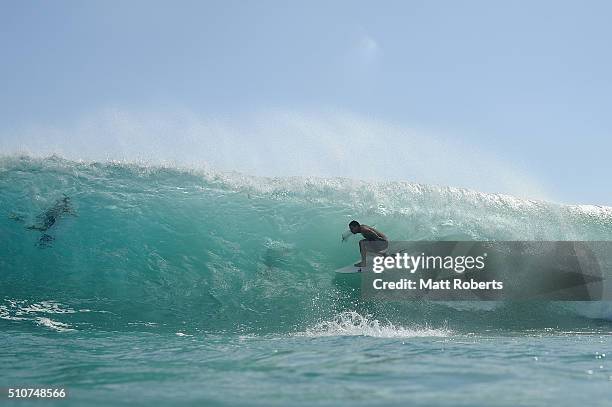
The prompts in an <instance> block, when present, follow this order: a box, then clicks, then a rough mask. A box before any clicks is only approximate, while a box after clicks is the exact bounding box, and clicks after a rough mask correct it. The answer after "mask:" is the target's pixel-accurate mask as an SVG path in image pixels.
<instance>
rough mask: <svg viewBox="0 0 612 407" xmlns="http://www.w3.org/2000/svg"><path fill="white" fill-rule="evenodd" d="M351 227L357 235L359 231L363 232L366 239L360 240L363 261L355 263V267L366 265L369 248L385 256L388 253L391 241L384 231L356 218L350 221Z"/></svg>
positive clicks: (352, 231)
mask: <svg viewBox="0 0 612 407" xmlns="http://www.w3.org/2000/svg"><path fill="white" fill-rule="evenodd" d="M349 229H350V230H351V233H352V234H354V235H356V234H357V233H361V235H362V236H363V237H364V239H361V240H360V241H359V252H360V253H361V262H359V263H355V267H365V266H366V254H367V251H368V250H369V251H370V252H371V253H372V252H373V253H376V254H380V255H383V256H384V255H385V254H386V250H387V248H388V247H389V241H388V239H387V236H386V235H385V234H384V233H382V232H381V231H379V230H376V229H374V228H373V227H372V226H368V225H360V224H359V222H357V221H356V220H353V221H351V223H349ZM366 242H367V243H366Z"/></svg>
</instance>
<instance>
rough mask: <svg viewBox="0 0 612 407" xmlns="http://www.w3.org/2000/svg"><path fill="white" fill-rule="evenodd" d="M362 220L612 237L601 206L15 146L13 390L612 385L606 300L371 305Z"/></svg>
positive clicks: (271, 393) (151, 395)
mask: <svg viewBox="0 0 612 407" xmlns="http://www.w3.org/2000/svg"><path fill="white" fill-rule="evenodd" d="M352 219H358V220H360V221H361V222H363V223H367V224H370V225H376V227H377V228H379V229H380V230H384V231H385V233H386V234H387V235H388V236H390V237H391V238H392V239H394V240H586V241H606V240H611V239H612V208H610V207H605V206H596V205H562V204H556V203H551V202H547V201H544V200H533V199H525V198H517V197H514V196H511V195H506V194H493V193H485V192H478V191H475V190H470V189H463V188H455V187H442V186H437V185H432V184H417V183H410V182H404V181H362V180H358V179H354V178H341V177H309V176H294V177H263V176H255V175H250V174H248V173H240V172H231V171H221V170H215V169H210V168H208V169H201V168H200V169H191V168H187V167H180V166H173V165H152V164H151V165H147V164H144V163H135V162H122V161H93V160H87V161H85V160H82V161H77V160H70V159H66V158H62V157H60V156H49V157H44V158H41V157H34V156H28V155H6V156H3V157H1V158H0V273H1V278H2V280H1V282H0V336H2V339H1V341H2V343H3V344H5V346H6V347H7V349H9V351H7V352H2V353H1V359H2V360H1V363H2V366H3V368H2V370H1V372H0V386H4V385H5V384H7V383H15V382H19V384H36V383H40V384H52V383H57V384H62V385H65V386H67V387H68V388H69V389H70V391H71V396H70V397H69V399H68V400H61V401H58V402H57V403H58V405H68V404H71V403H72V404H74V405H88V404H91V405H99V403H100V400H101V399H103V398H104V394H105V392H106V393H107V394H108V392H110V391H112V392H113V394H115V395H116V394H119V395H120V397H118V400H119V401H118V402H113V405H121V404H126V405H128V404H130V405H135V404H136V405H138V404H142V405H150V404H152V403H153V404H155V403H158V402H163V401H164V400H167V401H170V400H172V401H174V402H176V401H177V400H178V402H177V403H178V404H185V405H190V404H201V403H202V402H207V403H209V404H211V405H217V404H231V405H242V404H245V405H286V404H287V403H288V402H291V403H294V404H303V405H315V404H316V405H329V404H346V405H349V404H350V405H355V404H357V405H372V404H384V405H404V404H406V403H407V402H408V401H409V402H410V404H411V405H431V404H436V405H470V406H474V405H493V406H504V405H508V406H510V405H517V404H521V403H522V404H526V403H528V404H530V405H551V404H553V403H554V404H556V405H575V404H578V403H582V402H585V401H587V400H588V401H589V404H590V405H605V403H606V402H608V401H609V395H610V394H612V393H611V392H612V366H610V365H609V364H608V363H607V359H608V358H609V356H606V354H608V355H612V340H611V339H610V338H611V336H610V334H611V333H612V306H611V305H610V304H609V303H606V302H584V303H550V302H539V303H524V302H523V303H521V302H519V303H487V302H482V303H432V302H426V301H423V302H401V303H394V302H383V301H372V300H370V301H367V300H364V299H362V298H361V296H360V295H359V290H358V289H356V288H355V287H356V286H355V284H353V283H351V282H348V281H346V280H345V279H344V278H345V277H343V276H337V275H335V273H334V270H335V269H337V268H339V267H343V266H346V265H347V264H351V263H353V262H355V261H356V260H357V258H358V250H357V242H356V240H351V239H349V240H348V242H343V240H342V239H341V235H342V233H343V232H344V231H345V230H346V228H347V226H346V225H347V224H348V222H349V221H350V220H352ZM608 272H609V271H608ZM500 366H501V368H500ZM442 379H443V380H442ZM440 380H442V381H443V383H444V385H443V386H440V385H439V384H440ZM126 384H129V386H126ZM476 385H479V386H483V385H484V388H486V389H487V391H485V392H480V393H475V392H474V391H473V389H474V387H473V386H476ZM445 386H451V387H453V388H454V389H455V390H457V389H460V390H459V393H461V392H463V393H464V394H465V397H461V398H457V397H458V396H457V394H459V393H457V391H455V392H454V393H453V394H454V397H447V396H446V395H445V392H444V387H445ZM546 386H548V387H547V388H549V391H546V392H545V393H544V396H542V395H541V394H540V393H538V394H539V396H537V397H539V398H534V397H536V396H535V393H534V389H536V388H537V387H546ZM563 386H573V388H575V389H576V391H575V392H572V394H571V395H569V396H568V395H567V392H564V391H562V390H563ZM289 388H291V390H290V391H289V390H287V389H289ZM194 389H196V390H194ZM461 389H462V390H461ZM325 394H327V395H329V394H331V395H333V396H331V398H329V396H328V398H325V397H324V395H325ZM468 395H469V396H468Z"/></svg>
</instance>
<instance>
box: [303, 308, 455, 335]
mask: <svg viewBox="0 0 612 407" xmlns="http://www.w3.org/2000/svg"><path fill="white" fill-rule="evenodd" d="M451 334H452V331H451V330H449V329H448V328H446V327H443V328H432V327H428V326H424V327H423V326H412V327H402V326H397V325H394V324H392V323H391V322H386V323H385V322H380V321H378V320H377V319H374V318H372V317H370V316H362V315H361V314H359V313H358V312H355V311H347V312H342V313H340V314H338V315H336V316H335V317H334V318H332V319H331V320H329V321H323V322H319V323H318V324H316V325H315V326H314V327H312V328H309V329H307V330H306V331H304V332H299V333H296V334H295V335H296V336H306V337H323V336H370V337H375V338H412V337H431V336H433V337H447V336H450V335H451Z"/></svg>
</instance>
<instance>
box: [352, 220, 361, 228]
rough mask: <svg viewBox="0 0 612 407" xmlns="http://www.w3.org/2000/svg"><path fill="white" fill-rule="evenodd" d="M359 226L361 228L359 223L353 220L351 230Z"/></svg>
mask: <svg viewBox="0 0 612 407" xmlns="http://www.w3.org/2000/svg"><path fill="white" fill-rule="evenodd" d="M359 226H360V225H359V222H357V221H356V220H352V221H351V223H349V228H352V227H355V228H357V227H359Z"/></svg>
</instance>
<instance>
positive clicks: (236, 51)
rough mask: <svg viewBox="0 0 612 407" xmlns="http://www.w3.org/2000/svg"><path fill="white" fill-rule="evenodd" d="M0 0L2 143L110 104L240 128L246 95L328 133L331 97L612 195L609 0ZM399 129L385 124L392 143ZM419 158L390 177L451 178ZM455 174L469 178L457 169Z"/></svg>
mask: <svg viewBox="0 0 612 407" xmlns="http://www.w3.org/2000/svg"><path fill="white" fill-rule="evenodd" d="M0 7H1V12H0V33H1V35H0V52H1V54H0V60H1V61H2V63H0V80H1V82H2V90H1V92H0V137H3V138H5V144H4V146H5V149H10V147H11V146H13V145H14V144H15V138H16V137H20V138H21V140H20V141H21V142H23V143H25V144H27V140H24V139H25V138H27V137H28V134H31V129H32V126H35V127H36V126H37V127H36V128H38V129H39V131H40V132H44V130H42V129H45V128H52V129H54V131H53V132H49V135H42V136H41V135H38V138H37V142H38V143H40V141H41V140H44V137H48V138H52V137H61V136H60V135H59V134H60V133H62V131H61V129H63V128H68V127H70V128H72V129H74V128H75V126H76V127H78V125H75V123H80V122H82V121H83V120H84V119H83V118H87V117H92V115H93V116H96V115H100V114H101V115H102V116H104V114H105V113H97V112H108V110H109V109H111V110H112V111H114V112H122V113H121V114H122V116H121V117H124V118H125V117H127V118H133V117H134V116H135V115H136V116H138V117H139V118H140V119H139V120H140V121H141V122H142V121H143V120H145V119H143V117H156V118H159V117H160V116H164V115H168V116H169V117H170V119H168V120H169V121H172V122H176V121H177V120H180V117H182V116H181V115H177V113H176V112H183V113H181V114H184V112H189V117H190V119H189V120H191V121H192V122H193V120H194V119H193V117H194V116H196V117H200V116H201V117H206V118H211V117H214V118H218V117H222V118H224V120H229V121H231V122H232V123H233V125H232V126H233V127H234V130H233V131H237V130H236V128H238V127H239V128H241V129H242V130H243V131H244V132H246V133H248V132H249V123H258V119H255V120H253V119H249V120H246V119H245V120H244V121H243V123H242V124H238V125H236V122H238V123H240V122H241V118H244V117H252V115H253V114H255V113H256V112H262V111H267V112H269V111H279V110H280V111H282V112H293V113H292V114H294V115H298V116H299V117H300V123H303V122H304V120H306V119H305V118H312V120H313V121H315V122H316V121H317V120H320V117H321V115H323V116H325V117H326V119H324V120H323V121H324V122H325V123H324V125H325V126H326V129H327V130H326V131H325V132H324V133H325V134H327V135H326V137H334V136H333V132H332V133H330V132H329V131H328V130H329V128H333V127H334V126H336V124H335V123H336V122H335V121H333V120H331V121H330V119H329V114H330V112H342V115H343V117H344V118H346V117H347V115H348V116H349V117H354V118H355V121H356V123H358V127H360V128H363V127H364V126H363V125H361V124H359V123H361V122H360V121H359V120H361V118H363V120H366V121H371V120H374V121H376V122H377V123H385V125H386V123H389V124H391V125H393V126H400V127H406V128H410V129H411V132H413V133H414V132H416V133H420V134H421V135H420V136H419V137H420V140H423V139H427V137H428V136H427V135H431V137H433V138H436V140H437V141H440V140H443V142H444V143H446V142H448V144H447V145H448V146H454V147H457V146H458V147H457V150H456V151H457V152H458V153H457V154H463V151H464V150H462V149H464V148H465V149H468V150H472V149H477V150H478V151H479V152H480V153H479V154H480V156H481V157H484V158H487V159H488V160H490V159H492V158H491V157H493V158H494V159H495V160H496V161H497V162H503V163H504V164H503V165H505V166H508V167H512V168H513V169H515V170H516V171H515V172H514V174H515V178H518V179H520V178H521V177H522V175H521V174H525V178H529V183H535V184H537V185H539V186H540V188H541V189H542V191H543V192H542V194H541V195H542V196H545V197H546V198H548V199H552V200H556V201H561V202H571V203H591V204H607V205H612V189H610V188H609V178H610V176H611V175H612V160H610V151H612V137H611V136H612V116H611V115H610V113H609V112H611V111H612V79H611V76H610V72H612V53H610V52H609V49H610V40H611V39H612V26H611V25H610V24H609V16H610V15H612V3H610V2H605V1H601V2H597V1H587V2H576V1H572V2H564V1H512V2H501V1H499V2H496V1H461V2H456V1H401V2H384V3H381V2H368V3H366V2H355V1H350V2H349V1H347V2H343V1H335V2H315V1H308V2H299V3H298V2H282V1H278V2H255V1H252V2H247V1H243V2H232V1H222V2H205V1H198V2H186V1H181V2H154V1H129V2H107V1H97V2H94V1H91V2H80V1H54V2H33V1H23V2H3V3H2V4H1V5H0ZM130 112H132V113H130ZM133 112H136V113H133ZM143 112H146V114H145V113H143ZM312 112H318V114H317V115H313V114H312ZM301 113H304V114H303V115H302V116H300V114H301ZM143 115H144V116H143ZM284 115H285V116H284V117H286V114H285V113H284ZM266 117H268V118H269V117H272V119H271V120H275V118H277V117H278V116H275V115H271V116H270V115H267V116H266ZM126 120H127V119H126ZM207 120H208V119H207ZM343 120H344V119H343ZM343 123H344V122H343ZM368 123H369V122H368ZM207 126H208V125H207ZM300 126H302V127H300V128H301V129H302V131H305V130H303V128H304V126H303V125H300ZM317 126H318V124H316V125H315V124H313V125H312V127H313V128H317ZM141 127H142V126H141ZM208 127H210V126H208ZM208 127H207V128H208ZM225 127H227V126H225ZM306 127H308V126H306ZM350 127H351V126H344V127H343V128H342V131H343V132H346V131H349V130H347V129H350ZM25 128H28V129H30V130H29V132H26V131H24V130H23V129H25ZM165 128H166V130H168V129H169V127H168V126H165ZM264 128H265V126H264ZM168 132H169V130H168V131H166V133H165V134H166V135H167V134H168ZM328 133H329V134H328ZM374 133H376V132H374ZM211 134H212V136H211ZM221 134H225V133H220V135H219V136H218V137H222V135H221ZM253 134H255V137H257V135H260V134H261V133H257V132H255V133H253ZM330 134H331V135H330ZM402 134H404V133H402V132H397V136H394V137H396V138H395V139H393V140H391V141H389V140H385V142H389V143H391V144H393V145H395V146H397V147H398V148H399V149H401V148H403V146H404V144H403V141H402V139H401V138H402V137H403V136H402ZM11 137H12V138H13V139H12V142H10V143H9V142H7V141H6V140H8V139H10V138H11ZM41 137H42V138H41ZM167 137H169V138H172V136H168V135H167ZM192 137H195V136H192ZM203 137H204V136H203ZM207 137H214V132H213V133H211V132H208V133H207ZM244 137H246V136H244ZM343 137H344V138H345V139H346V140H347V142H350V137H345V136H343ZM406 137H408V136H406ZM141 141H142V140H141ZM125 143H129V141H125V140H124V142H123V145H125ZM411 145H414V143H413V144H410V143H408V144H407V146H408V147H410V146H411ZM6 146H8V147H6ZM454 147H449V148H454ZM360 151H361V150H360ZM255 153H256V154H263V153H262V152H257V151H256V152H255ZM467 157H468V156H466V159H467ZM474 157H475V155H469V159H471V160H476V161H478V160H477V159H474ZM379 158H380V157H379ZM380 159H381V160H382V158H380ZM406 159H410V157H409V156H407V158H406ZM372 160H374V161H376V157H374V158H372ZM264 161H265V160H264ZM253 165H256V164H253ZM423 165H425V164H423ZM469 165H470V163H466V166H469ZM500 165H501V164H500ZM275 168H277V169H281V170H282V164H278V165H276V167H275ZM496 168H499V166H497V167H482V169H478V171H481V170H482V172H487V173H488V174H487V176H488V177H489V178H490V179H489V181H490V182H489V183H488V184H487V186H483V187H484V189H486V190H492V191H494V192H495V186H494V182H495V174H494V173H495V171H496ZM236 169H239V170H241V168H236ZM427 171H428V169H427V168H423V171H422V172H420V173H419V172H414V171H413V172H409V171H408V170H407V172H406V173H405V174H402V173H401V172H400V173H399V174H398V177H399V178H402V177H405V178H407V179H409V180H411V181H416V182H430V181H431V182H436V181H437V182H439V183H442V184H450V185H452V184H453V183H454V182H453V178H452V174H450V173H452V172H453V168H452V167H449V168H447V169H446V172H448V173H449V175H448V176H447V177H443V176H440V177H439V178H437V179H428V178H427V177H426V176H423V175H422V174H426V173H427ZM289 172H291V171H289ZM439 172H440V171H438V173H439ZM517 174H518V175H517ZM266 175H269V174H266ZM315 175H326V173H325V171H323V172H321V174H318V173H317V174H315ZM331 175H335V174H331ZM337 175H347V174H346V173H340V174H337ZM348 175H351V176H353V175H354V174H353V173H350V174H348ZM366 175H367V174H366ZM385 176H386V175H385ZM525 182H526V183H527V180H526V181H525ZM457 184H458V185H457V186H468V187H473V188H480V187H481V185H480V184H478V183H470V182H469V181H465V179H463V180H458V181H457ZM515 184H516V182H515ZM483 185H484V184H483ZM492 185H493V186H492ZM499 190H500V191H499V192H516V188H514V189H508V188H505V187H503V186H500V187H499ZM519 192H520V191H519ZM525 194H526V195H530V194H532V193H531V192H526V193H525ZM532 195H538V194H532Z"/></svg>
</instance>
